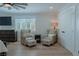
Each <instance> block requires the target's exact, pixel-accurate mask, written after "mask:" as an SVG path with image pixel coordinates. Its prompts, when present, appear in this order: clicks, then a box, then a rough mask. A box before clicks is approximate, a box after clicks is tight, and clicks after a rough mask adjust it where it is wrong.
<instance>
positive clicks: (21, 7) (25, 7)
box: [15, 5, 26, 9]
mask: <svg viewBox="0 0 79 59" xmlns="http://www.w3.org/2000/svg"><path fill="white" fill-rule="evenodd" d="M15 6H17V7H20V8H23V9H26V7H23V6H20V5H15Z"/></svg>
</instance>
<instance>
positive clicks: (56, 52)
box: [7, 42, 72, 56]
mask: <svg viewBox="0 0 79 59" xmlns="http://www.w3.org/2000/svg"><path fill="white" fill-rule="evenodd" d="M7 48H8V53H7V55H8V56H72V54H71V53H70V52H69V51H68V50H66V49H64V48H63V47H61V46H60V45H59V44H55V45H53V46H50V47H47V46H43V45H41V44H37V45H36V46H35V47H32V48H29V47H26V46H23V45H21V44H20V43H19V42H16V43H10V44H8V46H7Z"/></svg>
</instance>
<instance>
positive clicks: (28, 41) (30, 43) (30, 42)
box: [25, 37, 36, 47]
mask: <svg viewBox="0 0 79 59" xmlns="http://www.w3.org/2000/svg"><path fill="white" fill-rule="evenodd" d="M25 43H26V45H27V46H29V47H31V46H35V45H36V40H35V39H33V38H31V37H29V38H26V39H25Z"/></svg>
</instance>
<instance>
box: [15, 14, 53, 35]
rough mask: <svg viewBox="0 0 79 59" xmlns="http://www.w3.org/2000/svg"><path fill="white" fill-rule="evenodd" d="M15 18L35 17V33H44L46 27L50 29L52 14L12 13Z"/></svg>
mask: <svg viewBox="0 0 79 59" xmlns="http://www.w3.org/2000/svg"><path fill="white" fill-rule="evenodd" d="M14 18H15V19H23V18H25V19H28V18H35V19H36V32H35V34H45V33H46V31H47V30H48V29H50V25H51V20H52V19H53V18H52V15H49V14H33V15H27V14H26V15H14Z"/></svg>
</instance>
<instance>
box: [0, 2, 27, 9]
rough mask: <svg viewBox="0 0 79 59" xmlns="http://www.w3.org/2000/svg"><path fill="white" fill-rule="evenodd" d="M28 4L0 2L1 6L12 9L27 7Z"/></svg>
mask: <svg viewBox="0 0 79 59" xmlns="http://www.w3.org/2000/svg"><path fill="white" fill-rule="evenodd" d="M26 6H28V4H27V3H1V4H0V7H6V8H8V9H9V10H11V9H12V8H15V9H19V8H21V9H26Z"/></svg>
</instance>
